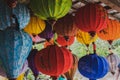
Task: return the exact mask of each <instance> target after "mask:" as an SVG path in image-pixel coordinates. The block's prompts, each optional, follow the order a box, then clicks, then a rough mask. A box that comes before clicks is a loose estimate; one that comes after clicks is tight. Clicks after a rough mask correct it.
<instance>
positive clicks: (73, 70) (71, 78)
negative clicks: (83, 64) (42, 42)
mask: <svg viewBox="0 0 120 80" xmlns="http://www.w3.org/2000/svg"><path fill="white" fill-rule="evenodd" d="M77 68H78V57H77V56H76V55H74V54H73V66H72V67H71V69H70V70H69V71H68V72H66V73H65V76H66V77H67V80H74V75H75V73H76V70H77Z"/></svg>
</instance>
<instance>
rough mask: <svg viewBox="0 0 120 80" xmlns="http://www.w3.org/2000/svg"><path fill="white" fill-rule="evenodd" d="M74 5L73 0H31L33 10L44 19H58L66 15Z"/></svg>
mask: <svg viewBox="0 0 120 80" xmlns="http://www.w3.org/2000/svg"><path fill="white" fill-rule="evenodd" d="M71 6H72V0H57V1H56V0H30V7H31V9H32V10H33V12H34V13H35V14H36V15H37V16H39V17H40V18H41V19H43V20H57V19H58V18H61V17H63V16H65V15H66V14H67V13H68V12H69V10H70V8H71Z"/></svg>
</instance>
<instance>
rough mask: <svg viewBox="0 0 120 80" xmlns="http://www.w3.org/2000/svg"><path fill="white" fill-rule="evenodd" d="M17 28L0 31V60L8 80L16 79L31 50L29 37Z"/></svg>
mask: <svg viewBox="0 0 120 80" xmlns="http://www.w3.org/2000/svg"><path fill="white" fill-rule="evenodd" d="M18 27H19V26H11V27H9V28H7V29H5V30H3V31H0V58H1V60H2V65H3V67H4V68H5V72H6V74H7V76H8V78H10V79H11V78H17V77H18V75H19V73H20V70H21V69H22V66H23V64H24V62H25V60H26V58H27V57H28V55H29V52H30V50H31V48H32V39H31V37H30V36H29V35H28V34H27V33H25V32H24V31H22V30H19V29H18ZM3 51H5V52H3Z"/></svg>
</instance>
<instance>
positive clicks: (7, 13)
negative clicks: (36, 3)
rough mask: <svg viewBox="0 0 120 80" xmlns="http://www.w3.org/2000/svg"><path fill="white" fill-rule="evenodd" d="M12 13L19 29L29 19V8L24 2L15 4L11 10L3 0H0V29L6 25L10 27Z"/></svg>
mask: <svg viewBox="0 0 120 80" xmlns="http://www.w3.org/2000/svg"><path fill="white" fill-rule="evenodd" d="M12 13H13V14H14V15H16V17H17V19H18V22H19V28H20V29H23V28H24V27H25V26H26V25H27V24H28V22H29V20H30V14H29V10H28V9H27V7H26V6H25V5H24V4H17V6H16V7H15V8H13V9H12V10H11V8H10V7H8V6H7V4H6V3H5V1H4V0H0V30H4V29H6V28H7V27H8V26H9V27H10V24H11V18H10V17H11V15H12Z"/></svg>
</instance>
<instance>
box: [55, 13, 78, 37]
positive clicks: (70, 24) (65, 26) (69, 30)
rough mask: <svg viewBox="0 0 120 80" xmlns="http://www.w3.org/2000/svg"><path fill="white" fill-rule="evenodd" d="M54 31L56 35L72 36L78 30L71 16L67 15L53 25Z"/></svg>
mask: <svg viewBox="0 0 120 80" xmlns="http://www.w3.org/2000/svg"><path fill="white" fill-rule="evenodd" d="M54 30H55V32H56V33H57V34H58V35H62V36H74V35H75V34H76V33H77V31H78V28H77V27H76V26H75V23H74V20H73V16H72V15H70V14H69V15H66V16H64V17H63V18H60V19H58V20H57V22H56V23H55V25H54Z"/></svg>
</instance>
